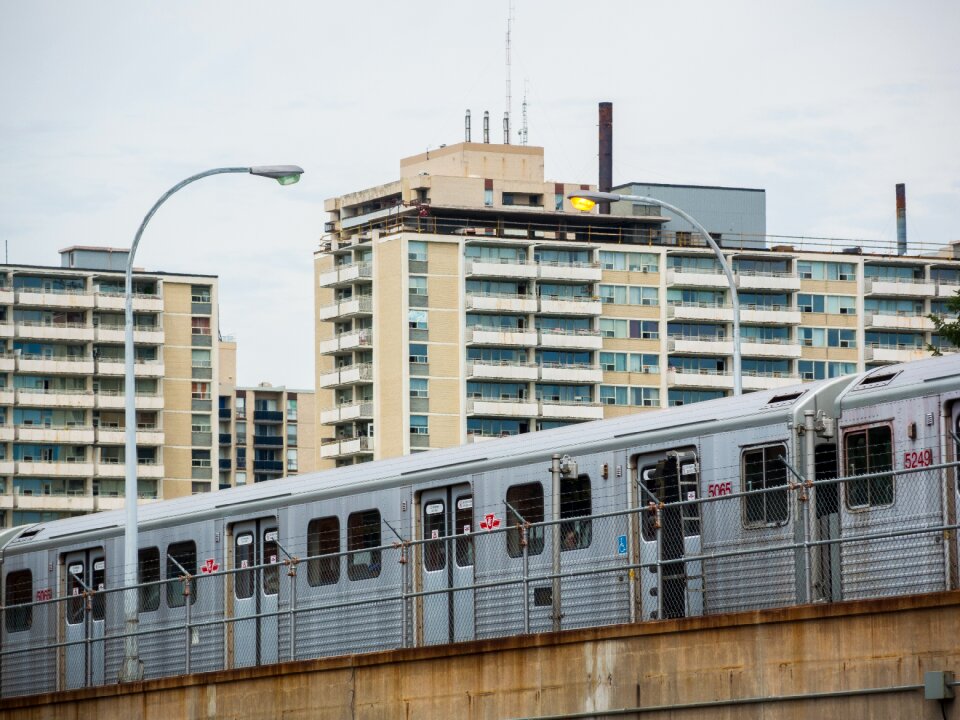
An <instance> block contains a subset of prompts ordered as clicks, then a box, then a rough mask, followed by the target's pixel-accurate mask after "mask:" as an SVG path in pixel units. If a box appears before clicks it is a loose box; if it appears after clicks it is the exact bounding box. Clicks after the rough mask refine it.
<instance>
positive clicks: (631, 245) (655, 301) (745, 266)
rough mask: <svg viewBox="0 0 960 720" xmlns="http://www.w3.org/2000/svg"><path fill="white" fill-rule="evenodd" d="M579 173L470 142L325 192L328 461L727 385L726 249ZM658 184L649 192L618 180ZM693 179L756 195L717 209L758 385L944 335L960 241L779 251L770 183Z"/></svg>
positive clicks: (600, 414)
mask: <svg viewBox="0 0 960 720" xmlns="http://www.w3.org/2000/svg"><path fill="white" fill-rule="evenodd" d="M660 187H661V188H663V187H667V186H660ZM670 187H674V188H676V187H677V186H670ZM577 189H588V186H585V185H580V184H572V183H553V182H545V181H544V177H543V149H542V148H535V147H528V146H522V147H517V146H504V145H488V144H471V143H462V144H458V145H453V146H449V147H445V148H441V149H440V150H437V151H430V153H427V154H423V155H418V156H415V157H412V158H407V159H404V160H402V161H401V164H400V179H399V180H397V181H394V182H391V183H388V184H385V185H381V186H377V187H374V188H370V189H368V190H363V191H359V192H355V193H350V194H347V195H344V196H341V197H338V198H333V199H331V200H328V201H327V203H326V206H325V207H326V210H327V211H328V212H329V213H330V221H329V222H328V223H327V226H326V234H325V236H324V239H323V242H322V244H321V248H320V250H319V251H318V252H317V253H316V255H315V264H314V267H315V277H316V311H315V312H316V319H317V322H316V325H317V330H316V333H317V393H318V399H317V408H318V415H317V423H318V434H319V435H320V437H321V442H320V446H319V456H320V458H319V461H318V465H319V467H331V466H336V465H345V464H352V463H356V462H364V461H367V460H371V459H379V458H384V457H391V456H395V455H400V454H405V453H409V452H417V451H421V450H426V449H429V448H437V447H446V446H451V445H457V444H461V443H464V442H479V441H482V440H484V439H486V438H492V437H500V436H503V435H513V434H518V433H524V432H531V431H534V430H540V429H547V428H551V427H556V426H558V425H564V424H569V423H576V422H583V421H587V420H596V419H601V418H605V417H615V416H618V415H623V414H627V413H632V412H638V411H643V410H645V409H651V408H660V407H667V406H670V405H679V404H685V403H690V402H697V401H701V400H707V399H711V398H715V397H720V396H723V395H726V394H729V393H730V392H731V390H732V387H733V377H732V375H731V370H732V353H733V338H732V321H733V315H732V312H733V311H732V308H731V299H730V296H729V289H728V283H727V280H726V277H725V276H724V275H723V274H722V273H721V271H720V268H719V266H718V264H717V262H716V259H715V257H714V255H713V253H712V252H711V251H710V250H709V249H708V248H706V247H705V246H704V243H703V242H702V240H701V239H700V238H699V236H698V235H696V234H695V233H692V232H690V231H689V229H687V228H681V227H680V226H677V228H676V229H675V230H669V229H665V227H666V226H668V224H669V223H671V222H672V221H674V222H675V220H674V219H673V218H672V217H671V216H670V215H669V214H668V213H666V212H664V211H663V210H662V209H661V208H659V207H658V206H649V205H645V206H641V207H640V208H639V209H638V208H635V207H633V206H632V204H631V203H620V204H615V205H614V212H615V213H618V214H611V215H598V214H586V215H584V214H580V213H576V212H575V211H573V209H572V208H571V206H570V205H569V203H568V201H567V200H566V196H567V195H568V194H569V193H570V192H573V191H575V190H577ZM644 190H649V191H651V192H653V191H656V188H654V187H652V186H642V185H640V184H631V185H629V186H624V187H622V188H621V191H623V192H631V193H633V192H637V194H645V193H644V192H643V191H644ZM694 190H696V189H695V188H694V189H690V188H687V189H684V191H683V192H684V193H689V192H693V191H694ZM699 190H700V192H701V194H700V195H699V196H697V195H696V193H695V192H694V194H693V196H692V197H699V200H698V201H697V203H699V204H698V205H697V207H698V208H701V209H702V208H708V207H709V206H710V204H711V203H713V204H716V203H717V202H718V198H720V199H722V198H723V197H725V196H726V197H729V195H726V193H728V192H731V191H733V192H740V193H741V194H743V193H747V194H748V195H744V196H743V197H742V198H740V201H742V204H743V208H744V212H743V216H742V218H741V219H740V220H737V218H736V217H733V218H731V216H730V215H729V214H727V215H724V214H723V213H718V214H717V215H716V216H715V217H710V216H709V213H708V217H707V218H706V219H705V221H706V223H707V229H708V230H710V231H711V233H712V234H714V232H715V234H716V235H718V236H719V237H720V238H721V242H723V241H724V239H725V238H730V239H733V238H736V242H735V245H736V246H735V247H732V248H730V249H726V250H725V252H726V254H727V255H728V258H729V260H730V262H731V264H732V265H733V267H734V269H735V271H736V276H737V286H738V295H739V299H740V304H741V337H740V341H741V348H742V354H743V364H742V365H743V374H744V378H743V386H744V390H745V391H753V390H761V389H769V388H776V387H780V386H785V385H791V384H795V383H797V382H799V381H801V380H807V379H817V378H823V377H830V376H835V375H840V374H845V373H849V372H854V371H856V370H860V369H863V368H865V367H869V366H872V365H877V364H885V363H891V362H898V361H902V360H909V359H913V358H917V357H921V356H924V355H926V354H928V351H927V350H926V347H927V345H928V344H933V345H938V344H940V342H939V339H938V338H937V337H936V336H935V335H933V334H932V330H933V325H932V323H931V322H930V321H929V319H928V318H927V317H926V315H927V314H928V313H930V312H934V313H937V312H940V311H942V310H943V309H944V308H945V302H946V300H947V298H949V297H950V296H951V295H952V294H953V293H954V292H955V291H956V290H957V289H958V287H960V261H958V259H957V258H956V257H954V254H952V251H951V254H947V253H945V254H944V255H942V256H937V257H903V256H893V257H891V256H872V255H864V254H837V253H826V252H805V251H803V250H802V249H798V248H794V247H789V246H774V247H767V245H766V244H765V243H764V242H758V241H756V240H757V237H756V235H757V232H758V230H759V231H760V235H762V234H763V233H765V228H762V230H761V225H762V223H764V222H765V217H764V212H765V211H764V209H763V207H762V191H751V190H744V191H737V190H736V189H725V188H700V189H699ZM757 193H759V194H760V201H761V202H760V203H759V204H758V196H757ZM661 194H662V193H661ZM671 197H673V196H671ZM661 199H663V200H665V201H667V202H670V199H668V198H666V197H663V198H661ZM673 199H677V198H673ZM686 202H687V204H690V202H692V200H690V199H689V197H687V200H686ZM678 204H679V201H678ZM618 206H619V207H618ZM685 209H686V208H685ZM702 221H704V220H702ZM745 237H749V238H750V239H751V241H750V242H749V243H748V242H744V241H743V238H745ZM724 245H725V246H726V245H727V243H724Z"/></svg>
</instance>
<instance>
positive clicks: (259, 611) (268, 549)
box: [233, 518, 280, 667]
mask: <svg viewBox="0 0 960 720" xmlns="http://www.w3.org/2000/svg"><path fill="white" fill-rule="evenodd" d="M278 540H279V538H278V531H277V521H276V518H261V519H258V520H246V521H244V522H238V523H236V524H235V525H234V526H233V563H234V568H235V569H236V570H237V572H235V573H234V575H233V613H234V617H235V618H250V619H249V620H240V619H238V620H236V621H235V622H234V628H233V664H234V667H248V666H250V665H268V664H270V663H275V662H277V661H278V660H279V630H278V626H279V623H278V616H277V611H278V609H279V597H280V564H279V563H280V546H279V543H278Z"/></svg>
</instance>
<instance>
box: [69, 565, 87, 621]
mask: <svg viewBox="0 0 960 720" xmlns="http://www.w3.org/2000/svg"><path fill="white" fill-rule="evenodd" d="M85 582H86V579H85V578H84V577H83V563H82V562H73V563H70V564H69V565H67V597H68V598H69V599H68V600H67V624H68V625H77V624H78V623H82V622H83V591H84V590H85V589H86V588H85V587H84V583H85Z"/></svg>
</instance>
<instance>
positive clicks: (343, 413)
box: [320, 401, 373, 425]
mask: <svg viewBox="0 0 960 720" xmlns="http://www.w3.org/2000/svg"><path fill="white" fill-rule="evenodd" d="M372 419H373V401H365V402H351V403H344V404H343V405H339V406H337V407H333V408H329V409H328V410H322V411H321V412H320V424H321V425H335V424H336V423H340V422H346V421H349V420H372Z"/></svg>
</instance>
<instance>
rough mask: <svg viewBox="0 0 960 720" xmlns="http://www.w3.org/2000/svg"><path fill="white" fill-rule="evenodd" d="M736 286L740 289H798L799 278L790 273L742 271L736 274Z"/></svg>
mask: <svg viewBox="0 0 960 720" xmlns="http://www.w3.org/2000/svg"><path fill="white" fill-rule="evenodd" d="M736 280H737V287H738V288H740V289H741V290H780V291H787V292H790V291H795V290H799V289H800V278H799V277H797V276H796V275H794V274H792V273H761V272H757V273H744V272H739V273H737V274H736Z"/></svg>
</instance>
